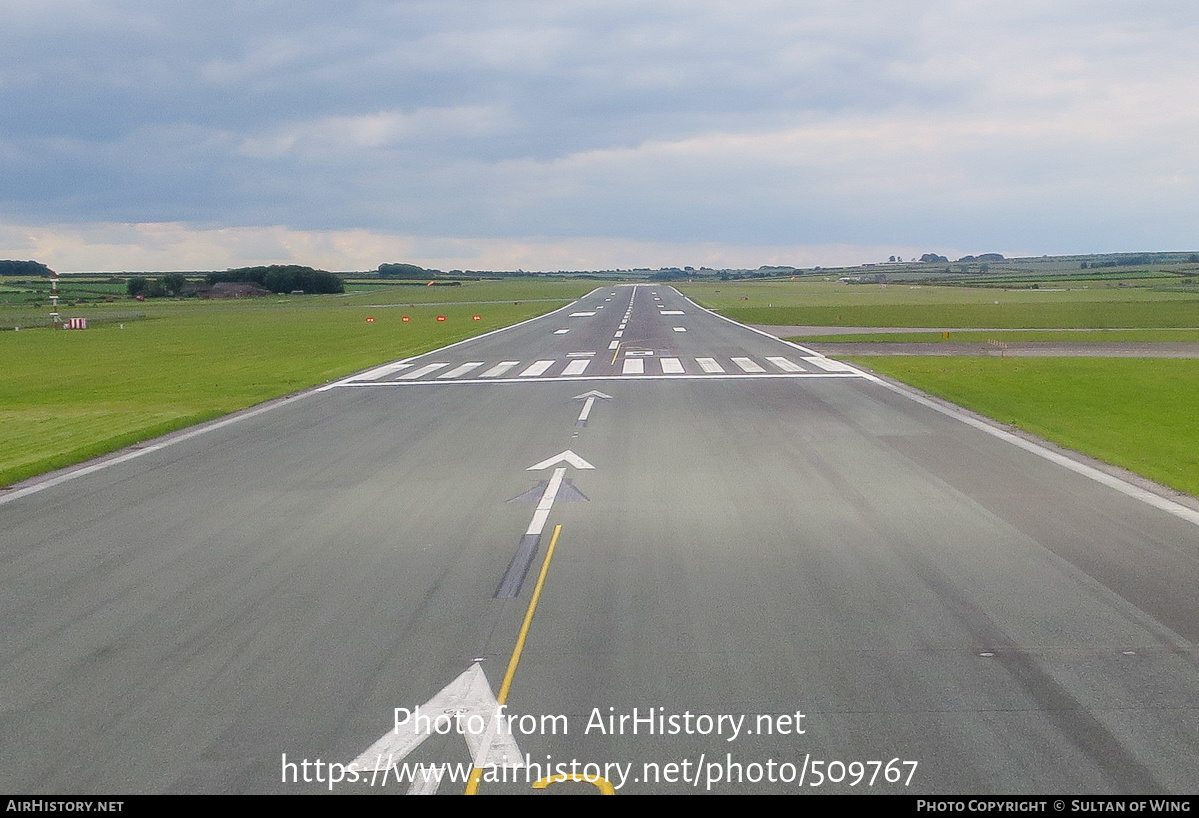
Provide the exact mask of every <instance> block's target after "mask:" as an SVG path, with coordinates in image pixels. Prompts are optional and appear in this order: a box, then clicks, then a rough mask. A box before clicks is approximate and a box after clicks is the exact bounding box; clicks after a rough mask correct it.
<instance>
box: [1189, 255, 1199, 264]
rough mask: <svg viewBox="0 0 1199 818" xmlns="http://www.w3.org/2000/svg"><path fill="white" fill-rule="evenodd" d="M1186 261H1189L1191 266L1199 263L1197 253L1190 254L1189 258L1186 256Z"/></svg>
mask: <svg viewBox="0 0 1199 818" xmlns="http://www.w3.org/2000/svg"><path fill="white" fill-rule="evenodd" d="M1187 261H1189V262H1190V263H1191V264H1195V263H1196V262H1199V253H1191V254H1190V255H1189V256H1187Z"/></svg>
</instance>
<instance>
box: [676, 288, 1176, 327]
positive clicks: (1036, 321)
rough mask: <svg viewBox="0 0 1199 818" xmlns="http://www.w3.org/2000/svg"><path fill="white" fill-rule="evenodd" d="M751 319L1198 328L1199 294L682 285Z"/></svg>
mask: <svg viewBox="0 0 1199 818" xmlns="http://www.w3.org/2000/svg"><path fill="white" fill-rule="evenodd" d="M679 289H680V290H681V291H682V292H684V293H686V294H687V295H688V296H690V297H691V298H693V299H694V300H695V301H697V302H698V303H700V304H702V305H703V306H705V307H708V308H710V309H716V310H719V311H720V313H721V314H722V315H726V316H728V317H729V318H732V319H734V320H737V321H741V322H742V323H746V324H769V325H774V326H789V325H794V326H851V327H980V328H983V327H986V328H992V327H993V328H999V329H1049V328H1174V327H1185V328H1199V293H1193V292H1178V291H1173V290H1165V289H1154V288H1153V287H1149V286H1147V287H1121V288H1109V287H1091V288H1088V289H1074V290H1048V289H1045V290H1010V291H1009V290H983V289H974V288H969V287H928V286H910V285H898V284H896V285H888V286H886V287H882V286H879V285H877V284H862V285H846V284H837V283H835V282H825V281H811V280H807V281H805V280H796V281H786V280H784V281H753V282H742V281H737V282H722V283H721V284H720V285H719V286H717V285H709V284H704V285H698V284H696V285H682V286H680V287H679Z"/></svg>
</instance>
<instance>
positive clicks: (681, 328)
mask: <svg viewBox="0 0 1199 818" xmlns="http://www.w3.org/2000/svg"><path fill="white" fill-rule="evenodd" d="M674 331H675V332H686V331H687V328H686V327H675V328H674Z"/></svg>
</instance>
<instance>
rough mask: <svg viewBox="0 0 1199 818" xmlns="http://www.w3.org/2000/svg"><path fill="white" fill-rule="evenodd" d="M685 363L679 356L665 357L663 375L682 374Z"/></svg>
mask: <svg viewBox="0 0 1199 818" xmlns="http://www.w3.org/2000/svg"><path fill="white" fill-rule="evenodd" d="M684 371H685V370H684V369H683V363H682V361H680V360H679V359H678V358H663V359H662V374H663V375H682V374H683V373H684Z"/></svg>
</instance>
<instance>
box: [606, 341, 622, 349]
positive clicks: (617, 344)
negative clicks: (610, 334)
mask: <svg viewBox="0 0 1199 818" xmlns="http://www.w3.org/2000/svg"><path fill="white" fill-rule="evenodd" d="M618 346H620V341H613V342H612V343H610V344H608V349H616V348H617V347H618Z"/></svg>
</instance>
